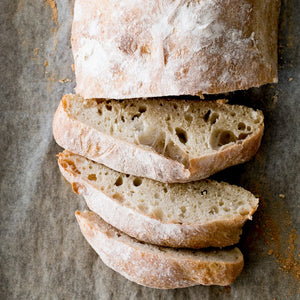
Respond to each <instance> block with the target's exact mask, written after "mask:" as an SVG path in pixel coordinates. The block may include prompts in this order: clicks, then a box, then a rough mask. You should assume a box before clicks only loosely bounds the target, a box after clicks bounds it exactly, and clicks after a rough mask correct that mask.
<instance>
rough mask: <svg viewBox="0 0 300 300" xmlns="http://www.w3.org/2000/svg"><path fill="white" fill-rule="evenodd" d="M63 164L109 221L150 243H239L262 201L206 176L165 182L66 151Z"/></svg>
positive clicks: (196, 245) (66, 174)
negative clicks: (188, 181) (246, 225)
mask: <svg viewBox="0 0 300 300" xmlns="http://www.w3.org/2000/svg"><path fill="white" fill-rule="evenodd" d="M58 163H59V167H60V170H61V172H62V174H63V175H64V177H65V178H66V179H67V180H68V181H69V182H71V183H72V185H73V190H74V191H75V192H76V193H78V194H81V195H82V196H84V198H85V200H86V202H87V205H88V206H89V208H90V209H91V210H92V211H94V212H96V213H97V214H99V215H100V216H101V217H102V218H103V219H104V220H105V221H106V222H107V223H109V224H111V225H112V226H114V227H116V228H118V229H119V230H121V231H123V232H125V233H127V234H128V235H130V236H132V237H134V238H136V239H138V240H141V241H144V242H148V243H151V244H157V245H162V246H169V247H187V248H194V249H198V248H204V247H211V246H213V247H225V246H228V245H233V244H236V243H237V242H238V241H239V237H240V235H241V233H242V226H243V224H244V223H245V222H246V221H247V220H248V219H251V216H252V214H253V213H254V212H255V211H256V209H257V206H258V199H256V198H255V197H254V195H252V194H251V193H250V192H248V191H246V190H244V189H243V188H240V187H237V186H231V185H229V184H227V183H224V182H222V183H218V182H215V181H210V180H203V181H199V182H193V183H185V184H179V183H177V184H166V183H161V182H156V181H153V180H151V179H146V178H140V177H135V176H129V175H125V174H122V173H118V172H116V171H113V170H111V169H109V168H107V167H105V166H103V165H100V164H98V163H95V162H92V161H90V160H88V159H86V158H84V157H81V156H79V155H76V154H72V153H70V152H68V151H64V152H63V153H61V154H59V159H58Z"/></svg>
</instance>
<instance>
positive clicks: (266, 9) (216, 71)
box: [72, 0, 280, 99]
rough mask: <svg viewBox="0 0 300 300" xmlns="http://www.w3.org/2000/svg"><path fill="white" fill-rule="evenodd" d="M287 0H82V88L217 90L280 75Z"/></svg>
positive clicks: (77, 22)
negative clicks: (282, 9)
mask: <svg viewBox="0 0 300 300" xmlns="http://www.w3.org/2000/svg"><path fill="white" fill-rule="evenodd" d="M279 7H280V0H264V1H262V0H251V1H249V0H230V1H223V0H201V1H178V0H176V1H174V0H164V1H160V0H151V1H149V0H139V1H133V0H119V1H104V0H89V1H88V4H87V1H86V0H76V1H75V7H74V20H73V26H72V50H73V56H74V61H75V74H76V83H77V86H76V93H78V94H80V95H81V96H83V97H84V98H110V99H112V98H115V99H124V98H142V97H160V96H169V95H195V94H198V95H199V94H201V93H203V94H205V93H208V94H217V93H225V92H229V91H234V90H240V89H248V88H250V87H254V86H260V85H263V84H266V83H273V82H277V78H278V77H277V32H278V16H279Z"/></svg>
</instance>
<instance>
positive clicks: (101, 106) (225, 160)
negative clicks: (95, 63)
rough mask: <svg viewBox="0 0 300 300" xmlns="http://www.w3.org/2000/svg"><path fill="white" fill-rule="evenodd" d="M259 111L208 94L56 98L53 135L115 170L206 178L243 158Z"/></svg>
mask: <svg viewBox="0 0 300 300" xmlns="http://www.w3.org/2000/svg"><path fill="white" fill-rule="evenodd" d="M263 129H264V123H263V114H262V113H261V111H255V110H253V109H251V108H248V107H245V106H238V105H228V104H223V103H218V102H215V101H191V100H189V101H188V100H186V101H184V100H166V99H148V100H146V99H144V100H139V101H136V100H133V99H131V100H123V101H115V100H107V101H105V100H95V99H92V100H85V99H83V98H81V97H79V96H76V95H66V96H64V97H63V99H62V101H61V102H60V104H59V107H58V109H57V111H56V114H55V116H54V121H53V134H54V137H55V139H56V141H57V143H58V144H59V145H60V146H62V147H63V148H65V149H67V150H69V151H71V152H73V153H76V154H80V155H82V156H85V157H88V158H89V159H92V160H94V161H97V162H99V163H102V164H104V165H106V166H108V167H110V168H112V169H114V170H117V171H119V172H123V173H127V174H132V175H136V176H141V177H148V178H151V179H154V180H158V181H161V182H188V181H193V180H199V179H203V178H207V177H208V176H210V175H212V174H213V173H215V172H217V171H219V170H222V169H225V168H227V167H229V166H232V165H235V164H239V163H242V162H245V161H247V160H249V159H250V158H251V157H252V156H253V155H254V154H255V153H256V151H257V149H258V148H259V145H260V141H261V138H262V135H263Z"/></svg>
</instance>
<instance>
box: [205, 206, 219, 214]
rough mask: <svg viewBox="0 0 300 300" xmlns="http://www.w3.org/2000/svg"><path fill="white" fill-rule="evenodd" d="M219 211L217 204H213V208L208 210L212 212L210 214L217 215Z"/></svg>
mask: <svg viewBox="0 0 300 300" xmlns="http://www.w3.org/2000/svg"><path fill="white" fill-rule="evenodd" d="M218 212H219V209H218V208H217V207H216V206H212V207H211V208H210V210H209V211H208V213H209V214H210V215H215V214H217V213H218Z"/></svg>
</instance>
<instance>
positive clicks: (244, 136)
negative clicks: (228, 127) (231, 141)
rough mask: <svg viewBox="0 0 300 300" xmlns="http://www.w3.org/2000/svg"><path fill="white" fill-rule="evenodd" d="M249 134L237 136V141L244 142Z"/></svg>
mask: <svg viewBox="0 0 300 300" xmlns="http://www.w3.org/2000/svg"><path fill="white" fill-rule="evenodd" d="M249 134H251V133H240V134H239V136H238V140H244V139H245V138H246V137H247V136H248V135H249Z"/></svg>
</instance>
